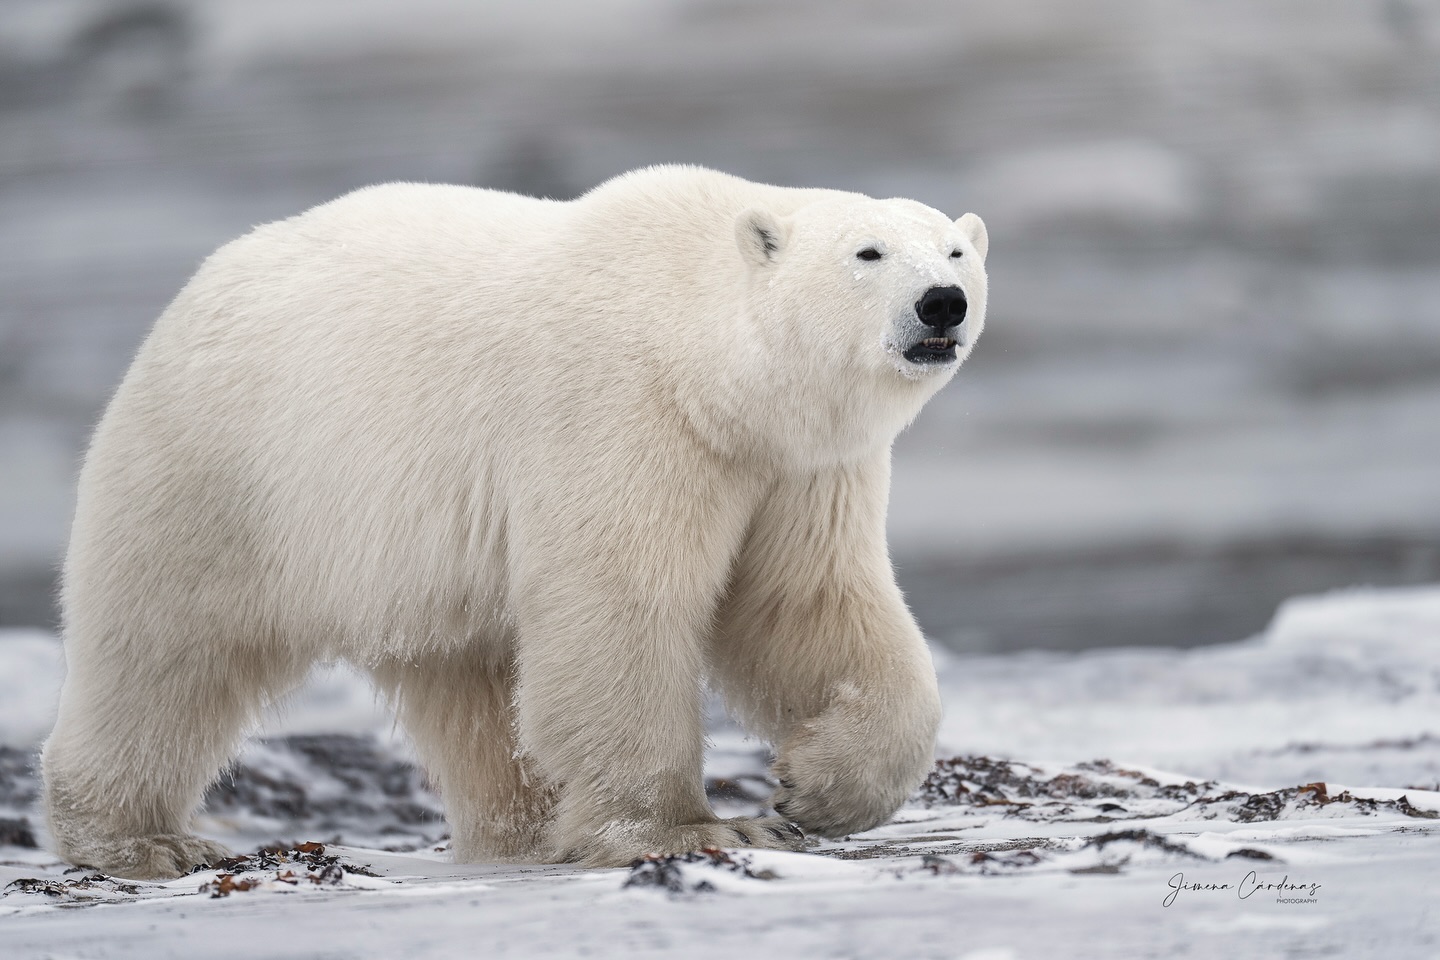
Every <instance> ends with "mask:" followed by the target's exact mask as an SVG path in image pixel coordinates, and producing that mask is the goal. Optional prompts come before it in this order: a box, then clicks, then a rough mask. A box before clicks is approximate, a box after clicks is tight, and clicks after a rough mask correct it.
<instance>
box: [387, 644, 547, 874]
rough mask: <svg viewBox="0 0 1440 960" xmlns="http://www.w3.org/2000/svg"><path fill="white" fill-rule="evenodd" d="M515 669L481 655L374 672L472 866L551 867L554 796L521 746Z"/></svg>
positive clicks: (458, 852) (461, 854)
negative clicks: (546, 861)
mask: <svg viewBox="0 0 1440 960" xmlns="http://www.w3.org/2000/svg"><path fill="white" fill-rule="evenodd" d="M513 672H514V671H513V666H512V665H511V664H510V663H509V662H508V661H504V660H500V659H498V658H494V657H489V658H487V657H485V656H483V655H481V654H478V653H477V654H469V653H465V654H455V655H449V656H435V657H432V658H428V659H425V660H422V661H421V662H419V663H389V664H385V665H384V666H381V667H379V668H377V669H375V670H374V671H373V673H374V677H375V681H376V683H377V684H378V685H379V686H380V687H381V689H383V690H385V691H386V693H387V694H388V695H389V697H390V698H391V700H392V701H394V703H395V705H396V708H397V710H398V712H399V715H400V722H401V724H402V725H403V726H404V727H405V729H406V732H407V733H409V735H410V738H411V739H412V740H413V741H414V743H415V747H416V750H417V751H418V753H419V754H420V760H421V762H422V763H423V764H424V766H425V768H426V771H427V772H428V774H429V775H430V777H431V779H432V781H433V782H434V783H435V785H436V786H437V787H438V788H439V791H440V796H441V799H442V800H444V802H445V814H446V817H447V819H448V820H449V821H450V830H451V837H452V839H451V850H452V853H453V854H454V858H455V860H457V861H459V862H462V863H485V862H491V863H495V862H499V863H533V862H536V861H537V860H539V859H541V856H542V854H541V851H542V848H543V845H544V840H545V833H546V831H547V829H548V827H549V823H550V820H551V816H552V808H553V806H554V799H555V798H554V791H553V789H552V787H551V786H550V785H549V784H547V783H545V782H544V780H543V779H542V778H541V777H540V775H539V773H538V772H537V771H535V769H534V768H533V766H532V765H531V763H530V761H529V760H527V759H526V758H525V757H523V756H521V755H520V754H519V749H518V746H517V744H516V742H515V710H514V704H513V700H514V676H513Z"/></svg>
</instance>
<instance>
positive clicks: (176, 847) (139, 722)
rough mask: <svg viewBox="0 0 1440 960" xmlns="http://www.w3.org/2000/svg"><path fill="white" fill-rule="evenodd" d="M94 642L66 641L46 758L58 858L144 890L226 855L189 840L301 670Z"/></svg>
mask: <svg viewBox="0 0 1440 960" xmlns="http://www.w3.org/2000/svg"><path fill="white" fill-rule="evenodd" d="M87 639H88V638H85V637H77V636H76V631H74V630H71V631H68V635H67V643H66V653H67V659H68V673H67V676H66V678H65V684H64V686H63V688H62V689H61V694H60V710H59V717H58V719H57V721H56V724H55V730H54V732H53V733H52V734H51V736H50V739H49V740H48V741H46V744H45V748H44V752H43V757H42V767H43V771H44V781H45V786H44V802H45V807H46V813H47V816H48V819H49V826H50V831H51V833H52V835H53V837H54V842H55V848H56V852H57V853H58V854H59V855H60V856H62V857H64V858H65V859H66V860H68V861H70V862H71V863H75V864H83V865H85V866H89V867H94V868H96V869H98V870H101V871H104V872H105V873H108V874H112V875H115V876H120V877H125V878H129V879H137V880H154V879H168V878H171V877H177V876H180V875H182V874H184V873H185V872H186V871H188V870H189V869H190V868H192V867H194V866H195V865H197V864H200V863H207V862H213V861H214V860H216V859H217V858H220V857H224V856H228V855H229V852H228V851H227V850H226V849H225V848H224V847H223V846H222V845H221V844H218V843H215V842H213V841H210V840H205V839H203V838H200V837H196V836H193V835H191V834H190V832H189V829H190V820H191V816H192V814H193V812H194V811H195V809H196V808H197V807H198V806H199V805H200V801H201V798H202V796H203V794H204V791H205V787H206V786H207V785H208V784H209V783H210V782H211V780H213V779H214V777H215V775H216V774H217V773H218V772H219V770H220V768H221V767H222V766H223V765H224V764H225V762H226V761H227V760H228V759H229V757H230V756H231V754H232V753H233V751H234V750H235V748H236V747H237V746H238V744H239V742H240V740H241V738H242V737H243V735H244V733H245V731H246V729H247V727H248V726H249V724H250V723H251V721H252V720H253V719H254V717H255V715H256V714H257V712H258V711H259V710H260V708H261V707H263V705H264V704H265V703H266V702H267V701H268V700H270V699H272V698H273V696H274V695H276V694H278V693H281V692H283V690H284V689H286V688H287V687H288V686H290V685H293V683H294V678H296V677H297V676H299V675H303V669H300V670H298V671H297V670H296V668H295V667H296V665H294V664H290V663H283V664H282V663H278V662H276V661H275V660H274V659H273V658H272V659H266V658H263V657H260V656H253V655H252V656H244V655H243V654H242V653H240V652H239V651H238V650H237V647H236V646H234V645H226V644H220V643H205V642H203V641H191V642H186V643H183V644H178V643H168V644H167V643H163V642H160V641H159V640H156V639H152V638H135V637H128V636H121V635H115V634H111V635H108V636H103V637H100V638H97V639H98V642H94V643H87V642H85V641H86V640H87ZM242 656H244V659H243V661H242V660H241V659H240V658H241V657H242Z"/></svg>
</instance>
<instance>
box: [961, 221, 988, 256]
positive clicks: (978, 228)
mask: <svg viewBox="0 0 1440 960" xmlns="http://www.w3.org/2000/svg"><path fill="white" fill-rule="evenodd" d="M955 225H956V226H957V227H959V228H960V229H961V230H964V231H965V236H967V237H969V238H970V242H971V243H973V244H974V245H975V252H976V253H978V254H980V259H981V260H984V259H985V254H987V253H989V252H990V234H989V233H987V232H986V231H985V221H984V220H981V219H980V218H979V217H977V216H975V214H973V213H967V214H965V215H964V216H963V217H961V218H960V219H959V220H956V221H955Z"/></svg>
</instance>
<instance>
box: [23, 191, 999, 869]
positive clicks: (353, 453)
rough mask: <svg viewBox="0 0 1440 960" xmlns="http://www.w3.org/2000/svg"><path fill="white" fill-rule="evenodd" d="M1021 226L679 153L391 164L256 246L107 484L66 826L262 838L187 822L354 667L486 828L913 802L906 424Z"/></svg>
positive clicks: (99, 472)
mask: <svg viewBox="0 0 1440 960" xmlns="http://www.w3.org/2000/svg"><path fill="white" fill-rule="evenodd" d="M987 246H988V241H987V236H986V232H985V227H984V224H983V223H982V222H981V220H980V219H979V218H978V217H976V216H975V215H973V214H966V215H965V216H963V217H961V218H960V219H958V220H955V221H952V220H950V219H949V218H948V217H946V216H944V215H942V214H940V213H939V212H937V211H935V210H933V209H931V208H929V207H926V206H923V205H921V204H919V203H917V202H914V201H911V200H899V199H895V200H875V199H871V198H869V197H866V196H862V195H859V194H854V193H844V192H839V191H832V190H810V189H789V188H781V187H775V186H768V185H763V184H757V183H751V182H748V181H745V180H742V179H739V178H736V177H732V176H728V175H725V174H721V173H718V172H714V171H710V170H705V169H701V168H696V167H654V168H649V169H645V170H641V171H637V172H633V173H629V174H626V175H623V176H620V177H618V178H616V179H614V180H611V181H609V182H607V183H605V184H603V185H601V186H599V187H597V188H595V189H594V190H592V191H591V192H590V193H588V194H586V195H584V196H582V197H580V198H579V199H577V200H574V201H568V202H557V201H550V200H538V199H532V198H528V197H520V196H516V195H512V194H506V193H500V192H495V191H489V190H481V189H475V188H470V187H460V186H439V185H422V184H389V185H383V186H377V187H371V188H367V189H363V190H360V191H358V192H355V193H352V194H350V195H348V196H345V197H342V198H340V199H338V200H335V201H333V202H331V203H328V204H325V205H323V206H320V207H316V208H314V209H312V210H310V211H308V212H306V213H304V214H301V215H299V216H296V217H293V218H291V219H288V220H284V221H280V222H276V223H271V224H266V225H263V226H260V227H258V228H256V229H254V230H253V231H251V232H250V233H249V234H247V235H246V236H244V237H242V238H240V239H238V240H236V241H234V242H232V243H230V244H228V245H226V246H225V247H223V248H221V249H220V250H219V251H218V252H216V253H215V254H214V255H212V256H211V257H210V258H209V259H208V260H207V261H206V262H205V263H204V265H203V266H202V267H201V268H200V270H199V271H198V272H197V273H196V275H195V276H194V278H192V279H191V281H190V282H189V283H188V284H187V285H186V286H185V288H184V289H183V290H182V291H181V292H180V294H179V295H178V296H177V297H176V299H175V301H174V302H173V303H172V304H171V305H170V306H169V308H168V309H166V311H165V312H164V313H163V314H162V316H161V317H160V319H159V320H158V321H157V323H156V324H155V327H154V329H153V330H152V331H151V333H150V335H149V336H148V338H147V339H146V340H145V343H144V345H143V346H142V347H141V349H140V352H139V354H138V356H137V357H136V359H135V361H134V364H133V365H132V366H131V368H130V370H129V372H128V373H127V374H126V376H125V378H124V381H123V382H122V383H121V385H120V387H119V389H118V391H117V392H116V394H115V396H114V398H113V400H112V401H111V403H110V406H109V408H108V409H107V411H106V413H105V415H104V417H103V419H102V420H101V422H100V424H99V426H98V428H97V430H96V432H95V436H94V439H93V441H92V443H91V446H90V449H89V453H88V455H87V457H86V459H85V463H84V468H83V471H82V473H81V476H80V483H79V493H78V502H77V506H76V513H75V521H74V528H73V532H72V537H71V541H70V546H69V552H68V555H67V558H66V562H65V568H64V577H63V589H62V607H63V614H64V639H65V650H66V656H67V661H68V675H67V677H66V679H65V683H64V687H63V690H62V692H61V696H60V707H59V717H58V721H57V723H56V725H55V729H54V732H53V734H52V735H51V737H50V738H49V740H48V742H47V743H46V746H45V749H44V755H43V769H44V781H45V802H46V807H47V812H48V816H49V823H50V827H51V832H52V834H53V837H54V840H55V844H56V846H57V852H58V853H59V854H60V855H61V856H63V857H65V858H66V859H67V860H70V861H72V862H75V863H81V864H86V865H89V866H93V867H97V868H99V869H101V870H104V871H106V872H108V873H112V874H116V875H120V876H125V877H135V878H159V877H171V876H176V875H178V874H180V873H181V872H183V871H185V870H187V869H188V868H190V867H191V866H192V865H194V864H196V863H199V862H204V861H209V860H213V859H214V858H216V857H218V856H223V855H225V853H226V851H225V850H224V849H223V848H222V847H220V846H219V845H218V844H216V843H213V842H211V841H208V840H204V839H201V838H198V837H195V836H192V835H190V833H189V829H190V823H189V821H190V818H191V816H192V813H193V811H194V810H195V809H196V807H197V806H198V805H199V802H200V800H201V797H202V794H203V791H204V789H205V787H206V785H207V784H208V783H209V782H210V781H211V780H212V779H213V778H214V777H215V776H216V775H217V773H218V772H219V770H220V769H221V767H222V766H223V765H224V764H225V763H226V762H227V759H228V758H229V757H230V756H231V755H232V753H233V751H234V750H235V749H236V747H237V745H238V743H239V742H240V740H241V739H242V738H243V737H244V735H245V733H246V732H247V730H248V729H252V728H253V723H254V721H255V720H256V718H257V716H258V715H259V714H260V712H261V711H262V710H264V709H265V708H266V706H267V705H268V704H270V703H272V702H274V701H276V700H277V699H278V698H281V697H283V696H284V695H285V694H286V693H287V691H289V690H291V689H292V688H293V687H294V686H295V685H296V684H297V683H298V682H299V681H300V680H302V679H303V678H304V677H305V675H306V673H307V671H308V670H309V668H310V667H311V665H312V664H314V663H316V662H317V661H325V660H334V659H344V660H347V661H349V662H351V663H354V664H356V665H358V666H359V667H360V668H362V669H364V670H367V671H368V672H369V673H370V675H371V676H372V677H373V678H374V680H375V682H376V684H377V686H378V688H379V689H380V690H381V691H383V692H384V693H385V694H386V695H387V697H388V698H389V699H390V700H391V701H392V702H393V703H394V705H395V708H396V709H397V711H398V714H399V718H400V721H401V723H402V724H403V726H404V727H405V728H406V730H407V732H408V734H409V735H410V736H411V737H412V738H413V741H414V743H415V745H416V749H417V752H418V753H419V756H420V758H421V760H422V762H423V763H424V764H425V766H426V769H427V770H428V772H429V774H430V776H431V778H432V780H433V782H434V783H435V784H436V786H437V787H438V790H439V792H440V794H441V797H442V799H443V801H444V804H445V807H446V811H447V815H448V818H449V821H450V825H451V829H452V831H453V844H452V846H453V851H454V855H455V857H456V858H457V859H461V860H467V861H550V862H578V863H582V864H587V865H594V866H603V865H623V864H626V863H628V862H630V861H631V860H632V859H634V858H636V857H638V856H640V855H642V854H645V853H647V852H658V853H670V852H680V851H686V850H693V849H697V848H701V847H707V846H721V847H724V846H730V847H734V846H753V847H765V848H779V849H801V848H802V847H803V845H804V842H805V838H804V836H803V834H802V832H801V829H803V830H804V831H809V832H811V833H815V834H821V835H825V836H840V835H844V834H846V833H850V832H854V831H859V830H864V829H867V828H870V827H873V826H875V825H877V824H879V823H881V822H883V821H884V820H885V819H887V818H888V817H889V816H890V815H891V814H892V813H893V812H894V811H895V809H896V808H897V807H898V806H899V805H900V803H901V802H902V801H903V800H904V798H905V797H906V795H907V793H908V792H909V791H910V790H911V789H913V787H914V786H915V785H916V784H917V783H918V781H919V780H920V779H921V777H922V776H923V775H924V773H925V772H926V771H927V769H928V768H929V765H930V763H931V760H932V755H933V750H934V735H935V731H936V727H937V724H938V722H939V716H940V700H939V696H938V692H937V689H936V681H935V674H934V669H933V666H932V664H931V662H930V658H929V655H928V652H927V649H926V647H925V644H924V642H923V640H922V638H921V635H920V631H919V630H918V629H917V627H916V625H915V622H914V620H913V619H912V617H911V615H910V613H909V611H908V610H907V608H906V606H905V603H904V601H903V599H902V598H901V595H900V592H899V590H898V589H897V587H896V585H895V580H894V576H893V573H892V569H891V565H890V561H889V556H888V552H887V546H886V542H885V510H886V500H887V494H888V486H889V471H890V446H891V443H892V441H893V440H894V438H895V436H896V434H897V433H898V432H899V431H900V430H901V429H902V428H903V427H904V426H905V425H906V424H907V423H908V422H909V421H910V420H911V419H912V418H914V417H915V415H916V413H917V412H918V411H919V410H920V408H921V405H922V404H923V403H924V402H925V401H926V399H927V398H929V397H930V396H931V395H933V394H934V393H935V392H936V391H937V390H938V389H940V387H941V386H942V385H943V384H945V383H946V382H947V381H948V380H949V379H950V378H951V377H952V376H953V375H954V373H955V370H956V368H957V366H958V365H959V364H960V362H961V361H962V360H963V359H964V358H965V357H966V356H967V355H968V354H969V352H970V350H971V348H972V347H973V345H974V342H975V338H976V337H977V336H979V334H980V331H981V328H982V326H983V324H984V317H985V305H986V275H985V268H984V258H985V255H986V249H987ZM946 500H947V495H946V494H945V493H944V492H941V491H937V492H936V504H937V507H938V506H939V505H941V504H943V503H944V502H945V501H946ZM706 684H709V685H710V686H711V687H712V688H713V689H716V690H718V691H720V692H721V693H722V694H723V696H724V697H725V699H726V700H727V702H728V705H729V707H730V708H731V709H732V710H733V711H734V713H735V715H736V716H737V717H739V718H741V719H742V720H743V721H744V722H745V723H746V724H747V725H748V728H749V729H750V730H752V731H753V732H754V733H755V734H756V735H758V736H760V737H763V738H765V739H766V740H768V741H769V742H770V743H771V744H773V746H774V749H775V752H776V760H775V763H774V766H773V771H772V772H773V775H774V777H775V778H776V780H777V781H778V783H779V788H778V790H777V792H776V794H775V796H774V799H773V807H774V810H775V811H776V813H777V814H778V816H774V817H760V818H739V819H730V820H722V819H719V818H717V817H716V815H715V814H714V812H713V811H712V810H711V809H710V807H709V805H708V804H707V801H706V797H705V793H704V790H703V786H702V777H701V759H702V752H703V745H704V739H705V735H704V729H703V726H702V716H701V712H702V690H703V687H704V686H705V685H706ZM795 825H798V827H799V828H801V829H797V828H796V826H795Z"/></svg>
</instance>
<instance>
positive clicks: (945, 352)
mask: <svg viewBox="0 0 1440 960" xmlns="http://www.w3.org/2000/svg"><path fill="white" fill-rule="evenodd" d="M905 359H906V360H909V361H910V362H911V363H947V362H949V361H951V360H954V359H955V341H954V340H952V339H951V338H950V337H926V338H925V339H924V340H921V341H920V342H919V343H917V344H915V345H914V346H913V347H911V348H910V349H909V350H906V351H905Z"/></svg>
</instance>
